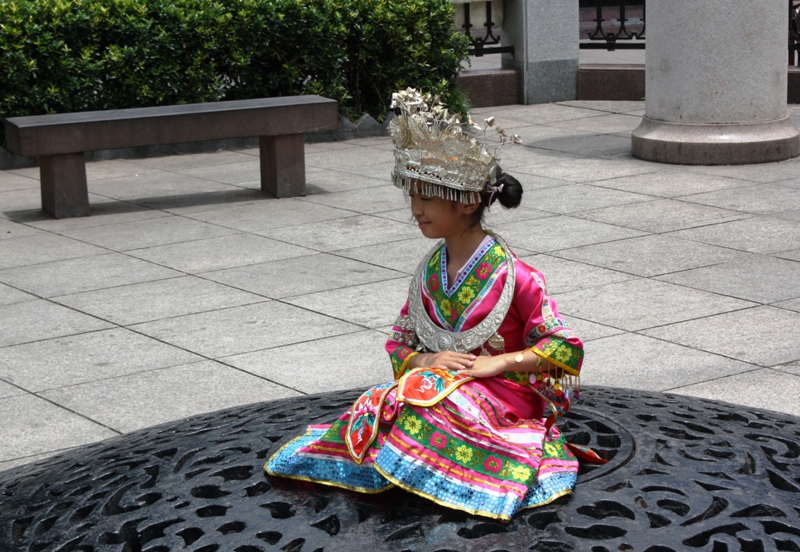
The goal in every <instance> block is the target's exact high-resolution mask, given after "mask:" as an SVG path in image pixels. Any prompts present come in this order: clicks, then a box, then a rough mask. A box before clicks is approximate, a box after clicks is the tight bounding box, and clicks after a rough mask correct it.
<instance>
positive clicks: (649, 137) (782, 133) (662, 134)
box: [631, 117, 800, 165]
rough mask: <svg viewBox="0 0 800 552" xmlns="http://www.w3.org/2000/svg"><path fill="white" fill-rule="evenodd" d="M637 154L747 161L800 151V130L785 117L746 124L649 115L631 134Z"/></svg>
mask: <svg viewBox="0 0 800 552" xmlns="http://www.w3.org/2000/svg"><path fill="white" fill-rule="evenodd" d="M631 153H632V154H633V156H634V157H638V158H639V159H644V160H646V161H655V162H657V163H672V164H677V165H744V164H751V163H769V162H772V161H783V160H784V159H790V158H792V157H797V156H798V155H800V130H798V129H797V127H795V126H794V124H793V123H792V121H791V120H790V119H789V118H788V117H786V118H784V119H778V120H776V121H766V122H762V123H747V124H683V123H667V122H663V121H654V120H652V119H648V118H647V117H643V118H642V123H641V124H640V125H639V127H638V128H637V129H636V130H634V131H633V133H632V134H631Z"/></svg>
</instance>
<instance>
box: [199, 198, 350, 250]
mask: <svg viewBox="0 0 800 552" xmlns="http://www.w3.org/2000/svg"><path fill="white" fill-rule="evenodd" d="M186 216H187V217H189V218H193V219H196V220H201V221H204V222H208V223H212V224H215V225H217V226H224V227H226V228H232V229H234V230H239V231H240V232H265V231H268V230H270V229H272V228H285V227H289V226H295V225H300V224H305V223H308V222H321V221H325V220H332V219H337V218H344V217H351V216H353V213H352V212H350V211H344V210H342V209H334V208H333V207H327V206H325V205H317V204H315V203H311V202H309V201H303V200H301V199H289V198H287V199H266V200H263V201H258V202H255V203H248V204H246V205H236V206H232V207H223V208H220V209H213V210H208V211H203V212H199V213H191V214H187V215H186ZM300 245H304V244H300Z"/></svg>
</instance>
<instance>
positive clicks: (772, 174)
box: [695, 159, 800, 182]
mask: <svg viewBox="0 0 800 552" xmlns="http://www.w3.org/2000/svg"><path fill="white" fill-rule="evenodd" d="M798 167H800V165H798V161H797V159H794V160H791V159H790V160H788V161H781V162H779V163H758V164H756V165H707V166H701V165H698V166H697V167H696V169H695V172H699V173H703V174H710V175H714V176H728V177H731V178H736V179H739V180H749V181H750V182H776V181H778V180H786V179H788V178H792V177H796V176H797V170H798Z"/></svg>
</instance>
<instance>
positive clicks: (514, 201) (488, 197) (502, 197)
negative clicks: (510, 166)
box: [470, 165, 522, 228]
mask: <svg viewBox="0 0 800 552" xmlns="http://www.w3.org/2000/svg"><path fill="white" fill-rule="evenodd" d="M496 174H497V183H496V184H495V186H493V187H487V190H486V191H484V192H483V193H481V204H480V206H479V207H478V208H477V209H476V210H475V211H474V212H473V213H472V219H471V220H470V228H472V227H473V226H477V225H478V224H480V223H481V222H482V221H483V213H484V211H485V210H486V209H487V208H489V207H490V206H491V205H492V204H494V202H495V201H499V202H500V205H502V206H503V207H505V208H506V209H513V208H514V207H518V206H519V204H520V202H522V184H520V183H519V180H517V179H516V178H514V177H513V176H511V175H510V174H508V173H504V172H503V169H501V168H500V165H497V173H496ZM501 186H502V190H501V191H499V192H494V193H492V189H491V188H494V187H501Z"/></svg>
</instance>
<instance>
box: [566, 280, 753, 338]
mask: <svg viewBox="0 0 800 552" xmlns="http://www.w3.org/2000/svg"><path fill="white" fill-rule="evenodd" d="M559 298H560V300H561V303H562V304H561V308H562V309H563V310H564V311H565V312H569V313H571V314H574V315H575V316H578V317H579V318H584V319H587V320H590V321H592V322H597V323H599V324H605V325H608V326H612V327H615V328H622V329H625V330H628V331H641V330H644V329H646V328H653V327H656V326H664V325H667V324H674V323H675V322H680V321H684V320H691V319H695V318H699V319H704V317H708V316H711V315H714V314H718V313H722V312H728V311H734V310H737V309H747V308H748V307H751V306H753V303H750V302H747V301H742V300H739V299H733V298H731V297H724V296H722V295H716V294H713V293H708V292H705V291H699V290H695V289H689V288H684V287H681V286H676V285H672V284H667V283H664V282H658V281H655V280H649V279H645V278H640V279H636V280H627V281H625V282H620V283H617V284H608V285H605V286H597V287H593V288H585V289H580V290H576V291H570V292H568V293H563V294H560V295H559ZM653 335H655V336H656V337H661V336H660V334H657V333H655V334H653ZM668 340H669V339H668ZM678 342H679V343H681V342H680V341H678ZM711 352H715V351H711Z"/></svg>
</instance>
